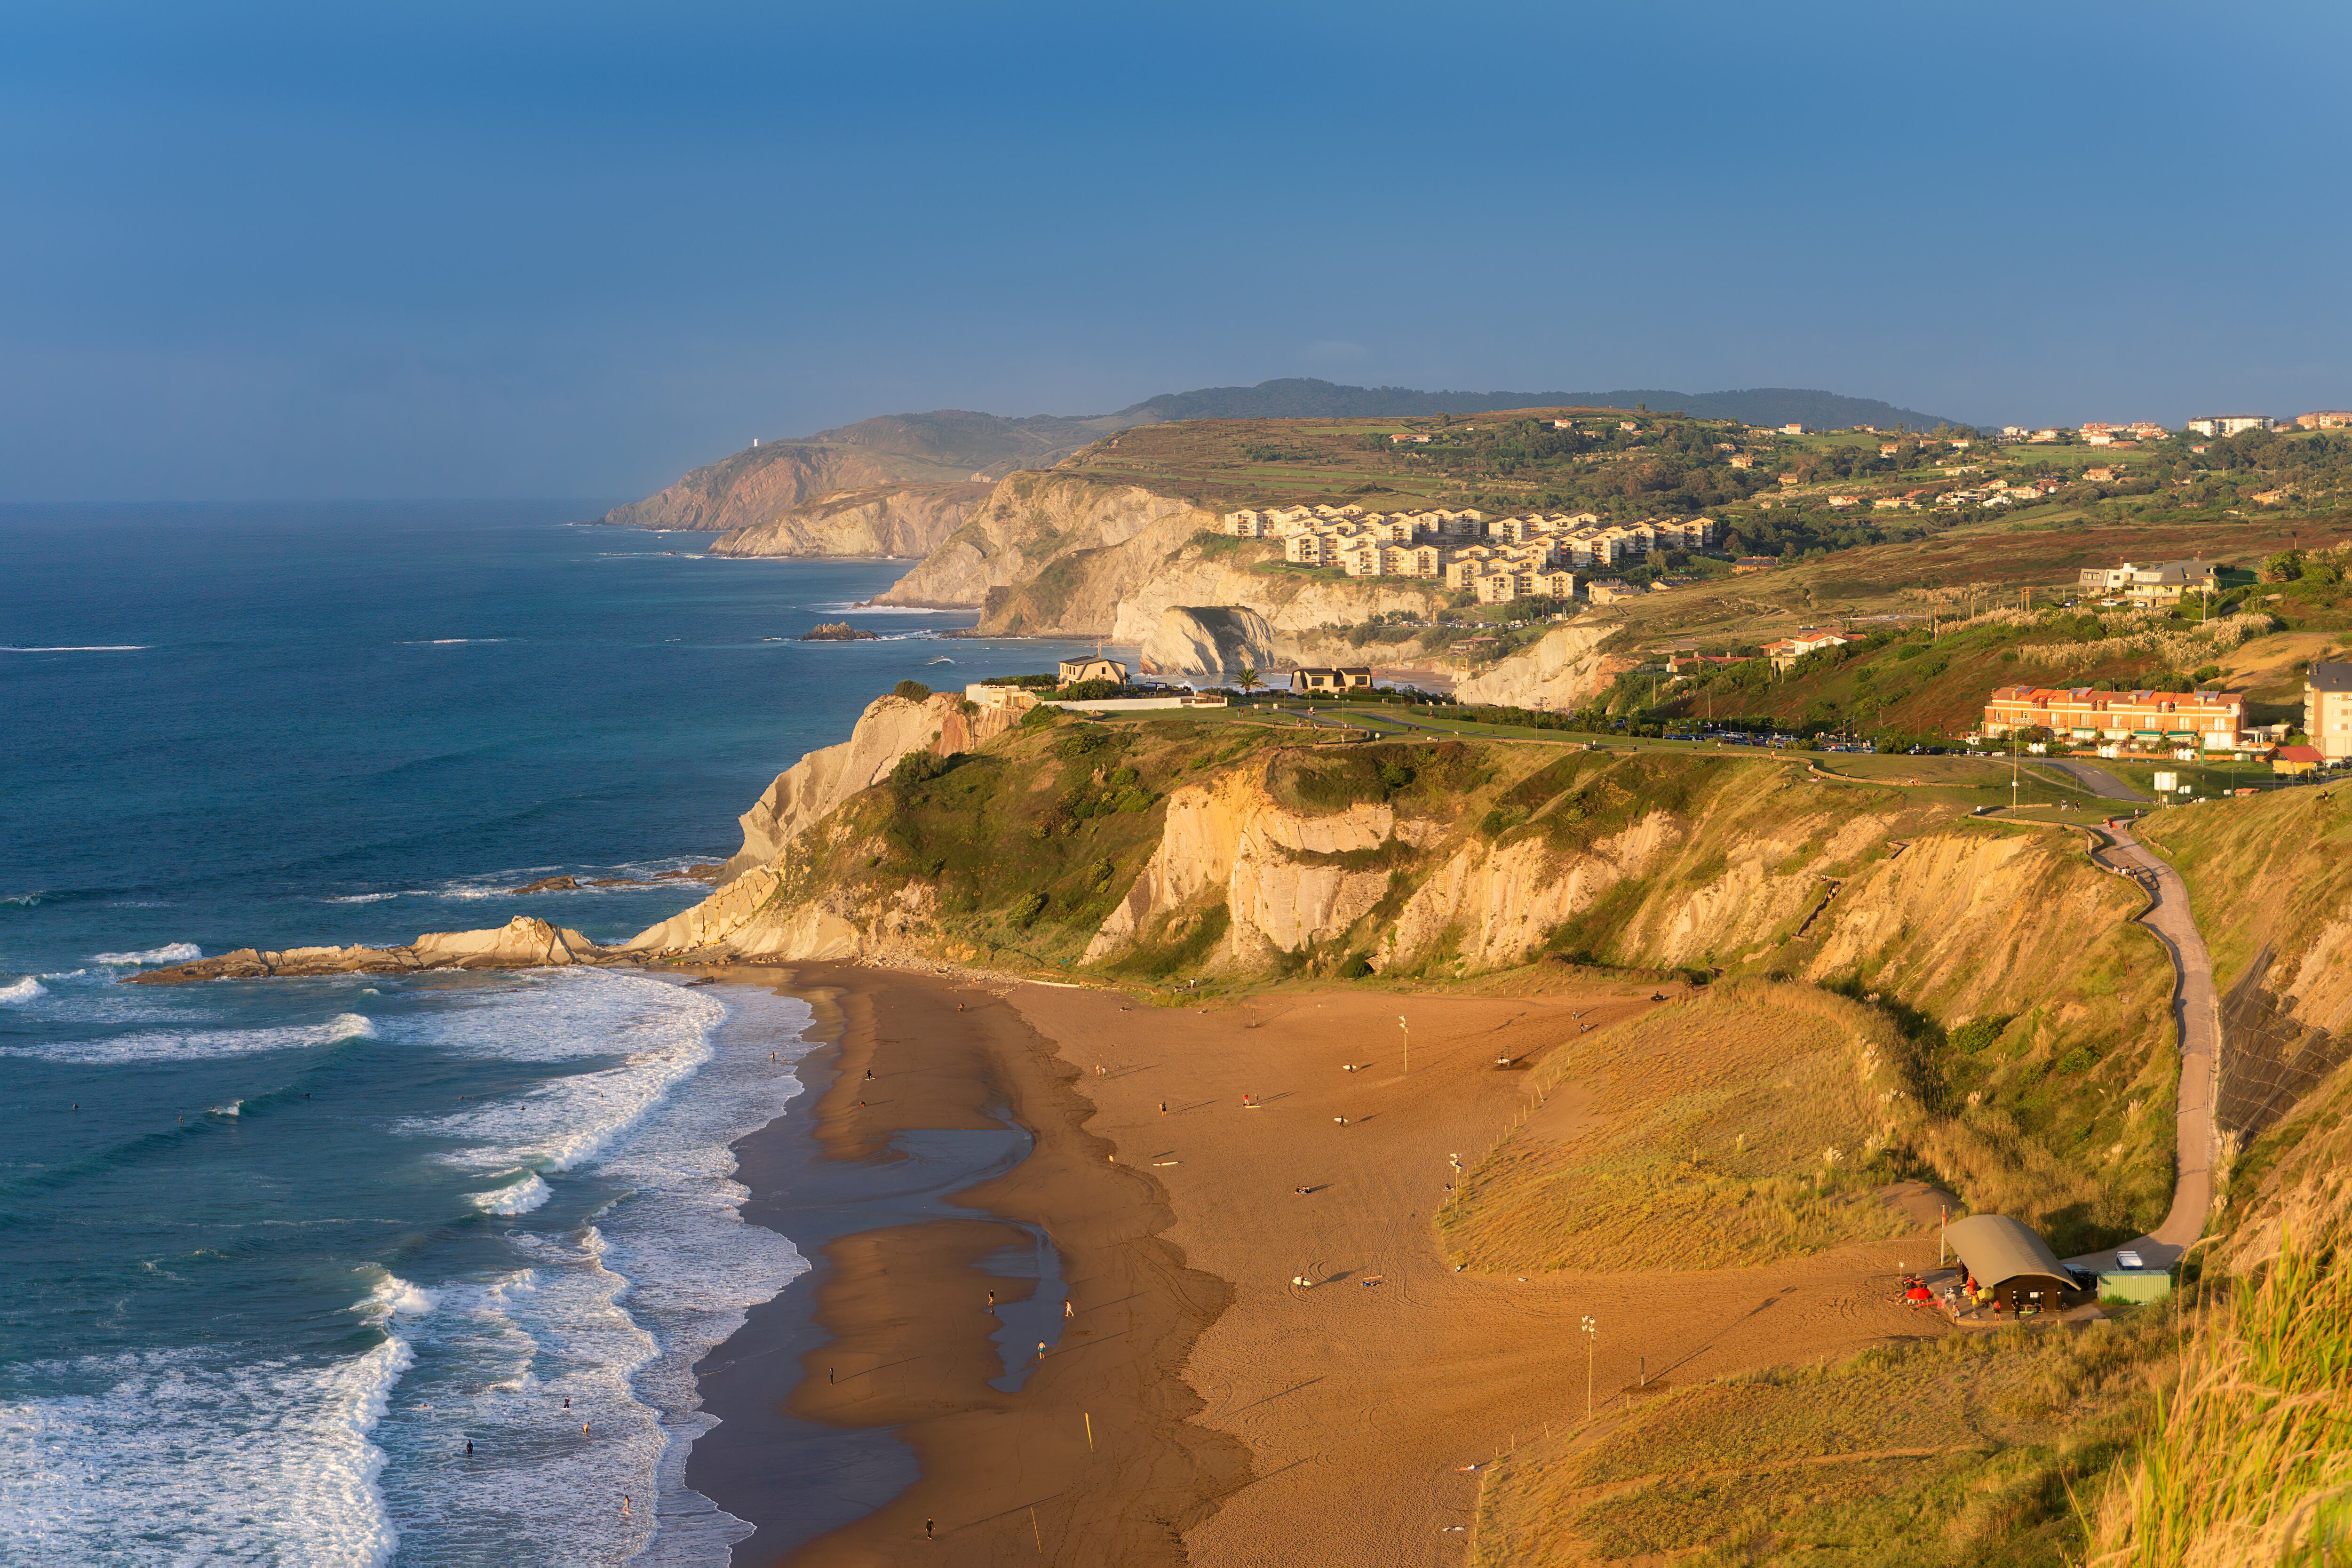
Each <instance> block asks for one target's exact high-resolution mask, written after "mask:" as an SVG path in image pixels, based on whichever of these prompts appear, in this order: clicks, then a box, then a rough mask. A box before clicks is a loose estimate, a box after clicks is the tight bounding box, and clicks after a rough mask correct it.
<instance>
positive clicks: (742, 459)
mask: <svg viewBox="0 0 2352 1568" xmlns="http://www.w3.org/2000/svg"><path fill="white" fill-rule="evenodd" d="M972 478H973V475H972V472H971V469H969V468H953V467H949V466H947V465H944V464H941V463H940V462H937V461H934V460H932V459H931V458H927V457H922V456H915V455H909V454H907V453H901V452H887V451H877V450H875V449H873V448H870V447H848V446H835V445H829V444H826V443H823V442H807V441H779V442H776V443H774V444H772V445H770V446H765V447H751V449H750V450H748V451H742V452H738V453H736V454H735V455H734V456H733V457H730V458H721V459H720V460H719V461H718V462H716V463H712V464H710V465H709V466H708V467H705V468H697V469H695V470H694V471H693V472H692V473H689V474H688V475H686V476H685V477H684V478H683V479H679V480H678V481H677V483H676V484H674V485H672V486H670V487H669V488H668V489H666V490H663V491H661V492H660V493H659V494H657V495H651V496H647V497H646V499H645V500H640V501H631V502H630V503H629V504H628V505H626V506H620V507H614V509H613V510H611V511H608V512H606V513H605V514H604V521H606V522H611V523H618V524H621V525H623V526H624V527H628V528H675V529H684V530H688V531H695V532H706V533H719V532H725V531H730V530H738V529H753V528H758V527H761V526H762V525H763V524H766V523H769V522H771V521H774V520H776V519H779V518H782V517H783V516H784V515H785V514H787V513H789V512H790V511H792V510H793V508H795V507H798V506H801V505H803V504H804V503H806V502H809V501H813V500H819V499H820V498H823V497H825V496H833V495H839V494H841V493H842V492H844V491H847V490H871V489H887V488H890V487H894V486H898V485H903V484H904V483H906V482H907V481H908V480H918V481H921V482H923V483H926V484H959V483H969V482H970V481H971V479H972ZM886 553H887V552H886Z"/></svg>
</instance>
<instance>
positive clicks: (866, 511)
mask: <svg viewBox="0 0 2352 1568" xmlns="http://www.w3.org/2000/svg"><path fill="white" fill-rule="evenodd" d="M994 488H995V487H994V486H992V485H990V484H986V483H971V482H967V483H961V484H901V485H882V486H877V487H874V488H871V489H859V490H846V491H844V492H842V493H840V494H837V495H826V496H820V497H818V498H817V499H815V500H806V501H803V502H801V503H799V504H798V505H796V506H791V507H787V508H786V509H784V510H782V511H780V512H777V513H775V514H774V515H772V516H771V517H768V518H766V519H764V520H763V521H759V522H754V523H750V524H747V525H744V526H741V527H737V528H733V529H730V530H729V531H727V532H725V533H722V534H720V535H719V537H718V538H716V539H714V540H712V541H711V542H710V543H709V547H708V548H707V549H706V550H705V551H704V552H703V553H704V554H706V555H732V556H768V555H847V556H874V555H882V556H902V557H911V558H918V559H919V558H920V557H922V556H925V555H928V554H929V553H930V552H932V551H934V550H936V549H938V548H939V546H940V544H941V543H942V542H945V541H946V539H947V537H948V536H949V535H950V534H951V533H953V532H954V531H956V530H957V529H959V528H961V527H962V526H963V524H964V520H965V519H966V518H967V517H969V516H970V515H971V512H972V510H973V509H974V508H976V507H978V506H979V505H980V503H981V502H982V500H986V499H987V498H988V493H989V491H990V490H991V489H994Z"/></svg>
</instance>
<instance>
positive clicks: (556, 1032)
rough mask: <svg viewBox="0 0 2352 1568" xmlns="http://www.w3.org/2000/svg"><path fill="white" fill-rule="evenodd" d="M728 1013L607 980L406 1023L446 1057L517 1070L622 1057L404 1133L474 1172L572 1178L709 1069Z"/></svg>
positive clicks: (702, 1000)
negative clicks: (717, 1028) (441, 1142)
mask: <svg viewBox="0 0 2352 1568" xmlns="http://www.w3.org/2000/svg"><path fill="white" fill-rule="evenodd" d="M725 1012H726V1009H725V1008H724V1007H722V1006H721V1005H719V1003H717V1002H715V1001H713V1000H711V999H710V998H709V997H708V996H704V995H701V994H698V993H697V992H692V991H688V990H684V989H682V988H680V987H678V986H676V985H670V984H664V983H663V982H661V981H658V980H646V979H642V978H639V977H637V976H635V975H622V974H613V973H606V972H604V971H601V970H559V971H557V972H556V973H553V974H551V975H547V976H544V977H533V980H532V981H530V982H527V983H526V984H524V985H522V986H520V987H519V988H518V990H517V992H515V993H510V994H507V995H506V996H504V997H502V998H501V1005H499V1006H496V1007H478V1008H467V1009H464V1010H460V1011H455V1012H449V1013H440V1014H430V1015H425V1016H418V1017H414V1018H407V1019H403V1020H401V1022H400V1024H399V1025H398V1026H395V1027H396V1030H397V1032H398V1033H399V1034H400V1035H401V1036H402V1037H412V1036H414V1035H416V1034H420V1033H421V1034H422V1035H423V1036H424V1037H426V1038H429V1039H430V1040H431V1041H432V1042H433V1043H434V1044H436V1045H437V1046H439V1047H442V1048H444V1049H454V1050H457V1051H460V1052H463V1053H465V1054H467V1055H478V1056H488V1057H502V1058H509V1059H510V1060H520V1061H539V1062H559V1061H565V1060H576V1059H580V1058H600V1057H617V1058H621V1059H620V1060H619V1061H618V1062H616V1063H615V1064H614V1065H612V1066H608V1067H601V1068H591V1069H589V1070H587V1071H583V1072H576V1073H567V1074H563V1075H562V1076H560V1077H553V1078H550V1079H547V1080H546V1081H545V1082H543V1083H541V1085H540V1086H539V1087H538V1088H536V1089H530V1090H529V1091H527V1092H525V1093H523V1094H520V1095H518V1096H515V1097H514V1098H512V1099H509V1100H494V1101H491V1102H489V1103H487V1104H485V1105H482V1106H480V1107H479V1108H478V1109H474V1110H462V1111H458V1112H457V1113H455V1114H454V1115H449V1116H440V1117H418V1118H414V1119H411V1120H408V1121H402V1122H398V1123H396V1124H395V1125H396V1126H398V1127H399V1128H400V1130H401V1131H407V1132H417V1133H424V1134H428V1135H431V1136H434V1137H439V1138H446V1139H450V1140H454V1141H456V1142H459V1143H461V1144H463V1145H464V1147H462V1148H460V1149H457V1150H455V1151H453V1152H450V1153H449V1154H448V1155H447V1156H446V1158H448V1160H449V1161H450V1162H451V1163H453V1164H456V1165H457V1166H459V1167H460V1168H462V1169H465V1170H477V1171H511V1170H516V1169H529V1170H535V1171H569V1170H572V1169H574V1168H575V1167H577V1166H579V1165H581V1164H583V1163H585V1162H587V1161H589V1160H592V1159H593V1158H594V1157H595V1156H596V1155H597V1154H598V1153H600V1152H603V1150H604V1148H605V1147H606V1146H607V1145H608V1144H610V1143H611V1142H612V1141H613V1140H614V1138H616V1137H618V1136H619V1135H621V1134H622V1133H624V1132H625V1131H628V1130H629V1129H630V1128H631V1127H634V1126H635V1125H636V1123H637V1122H638V1121H641V1120H643V1119H644V1117H645V1116H646V1113H647V1112H649V1111H651V1110H653V1109H654V1107H656V1106H657V1105H659V1104H660V1103H661V1102H662V1100H664V1099H665V1098H667V1096H668V1094H669V1092H670V1090H671V1089H673V1088H674V1087H676V1086H677V1084H678V1083H679V1082H681V1081H683V1080H684V1079H687V1078H688V1077H690V1076H691V1075H692V1074H693V1072H694V1071H695V1069H696V1068H699V1067H700V1066H702V1064H703V1063H704V1062H706V1061H708V1060H709V1059H710V1050H711V1047H710V1041H709V1031H710V1028H711V1026H713V1025H714V1024H716V1023H717V1022H718V1021H719V1018H720V1017H722V1016H724V1015H725Z"/></svg>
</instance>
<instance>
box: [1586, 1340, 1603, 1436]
mask: <svg viewBox="0 0 2352 1568" xmlns="http://www.w3.org/2000/svg"><path fill="white" fill-rule="evenodd" d="M1600 1333H1601V1331H1600V1328H1599V1326H1598V1325H1597V1324H1595V1323H1594V1322H1593V1321H1592V1320H1591V1318H1587V1319H1585V1320H1584V1418H1585V1419H1586V1420H1587V1421H1590V1420H1591V1419H1592V1352H1593V1348H1594V1347H1595V1346H1596V1345H1598V1344H1599V1343H1600Z"/></svg>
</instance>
